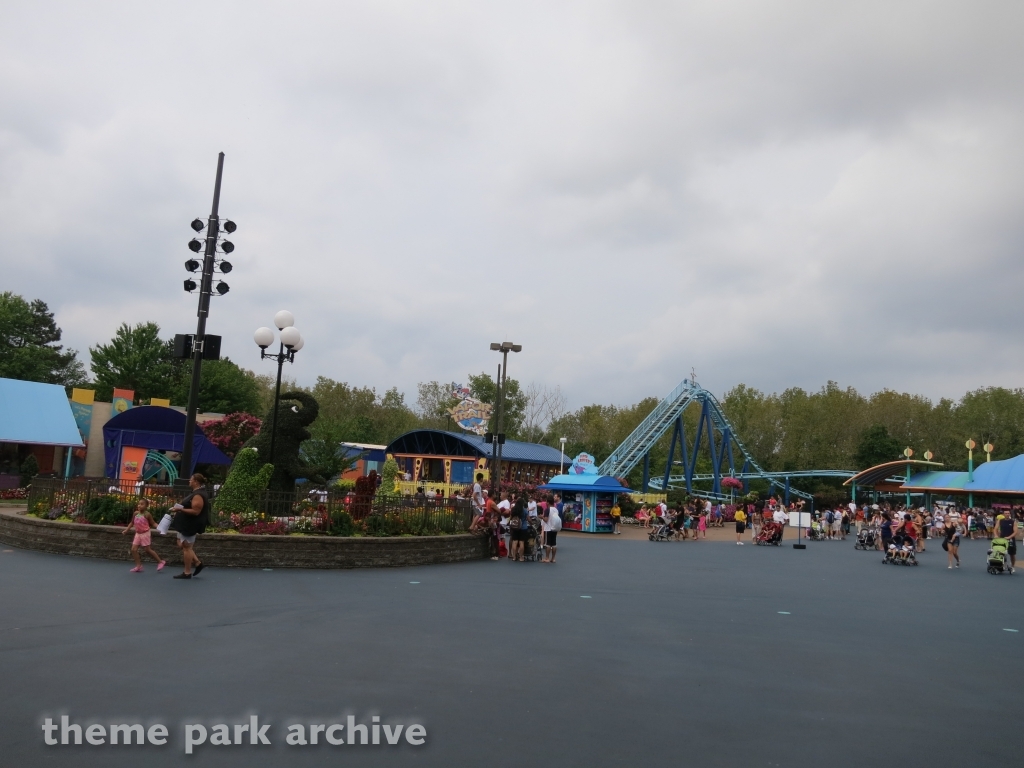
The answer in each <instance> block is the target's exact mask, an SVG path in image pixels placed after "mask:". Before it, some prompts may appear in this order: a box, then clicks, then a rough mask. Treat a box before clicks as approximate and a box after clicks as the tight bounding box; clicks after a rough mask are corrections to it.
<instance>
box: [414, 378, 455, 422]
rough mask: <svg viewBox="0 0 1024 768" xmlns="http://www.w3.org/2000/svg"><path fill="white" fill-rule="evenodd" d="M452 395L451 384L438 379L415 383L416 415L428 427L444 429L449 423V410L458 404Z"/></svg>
mask: <svg viewBox="0 0 1024 768" xmlns="http://www.w3.org/2000/svg"><path fill="white" fill-rule="evenodd" d="M458 403H459V400H458V398H456V397H452V385H451V384H442V383H441V382H439V381H421V382H420V383H419V384H417V385H416V415H417V416H419V418H420V424H421V426H423V427H426V428H429V429H446V428H449V427H450V425H451V415H450V414H449V412H448V411H449V410H450V409H452V408H454V407H455V406H456V405H458Z"/></svg>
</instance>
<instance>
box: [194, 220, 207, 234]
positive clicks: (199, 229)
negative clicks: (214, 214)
mask: <svg viewBox="0 0 1024 768" xmlns="http://www.w3.org/2000/svg"><path fill="white" fill-rule="evenodd" d="M205 227H206V225H205V224H204V223H203V220H202V219H193V220H192V229H194V230H195V231H196V232H202V231H203V229H204V228H205Z"/></svg>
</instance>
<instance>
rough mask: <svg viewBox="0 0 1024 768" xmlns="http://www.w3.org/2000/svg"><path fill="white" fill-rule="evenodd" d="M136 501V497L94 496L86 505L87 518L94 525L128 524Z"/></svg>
mask: <svg viewBox="0 0 1024 768" xmlns="http://www.w3.org/2000/svg"><path fill="white" fill-rule="evenodd" d="M135 503H136V500H135V499H122V498H121V497H119V496H93V497H92V498H91V499H89V503H88V504H86V505H85V519H86V520H87V521H88V522H90V523H92V524H93V525H126V524H127V523H128V521H129V520H131V517H132V512H133V511H134V510H135Z"/></svg>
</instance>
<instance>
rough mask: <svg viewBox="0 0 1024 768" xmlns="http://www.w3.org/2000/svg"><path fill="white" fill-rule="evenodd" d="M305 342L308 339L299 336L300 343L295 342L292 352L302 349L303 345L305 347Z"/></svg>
mask: <svg viewBox="0 0 1024 768" xmlns="http://www.w3.org/2000/svg"><path fill="white" fill-rule="evenodd" d="M305 343H306V340H305V339H304V338H302V337H301V336H299V343H298V344H295V345H294V346H292V352H298V351H299V350H300V349H302V347H303V345H305Z"/></svg>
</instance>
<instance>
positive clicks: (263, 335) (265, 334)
mask: <svg viewBox="0 0 1024 768" xmlns="http://www.w3.org/2000/svg"><path fill="white" fill-rule="evenodd" d="M252 338H253V341H255V342H256V345H257V346H258V347H259V348H260V349H266V348H267V347H269V346H270V345H271V344H273V343H274V332H273V331H272V330H271V329H270V328H267V327H263V328H257V329H256V333H254V334H253V335H252Z"/></svg>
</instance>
